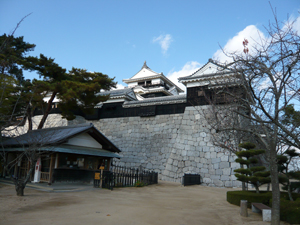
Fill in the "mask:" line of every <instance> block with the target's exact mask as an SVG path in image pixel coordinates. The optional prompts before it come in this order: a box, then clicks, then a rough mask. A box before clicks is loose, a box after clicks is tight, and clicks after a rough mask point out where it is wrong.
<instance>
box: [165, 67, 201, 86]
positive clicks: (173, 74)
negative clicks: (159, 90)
mask: <svg viewBox="0 0 300 225" xmlns="http://www.w3.org/2000/svg"><path fill="white" fill-rule="evenodd" d="M200 66H201V64H200V63H198V62H196V61H192V62H187V63H186V64H185V65H184V66H183V67H182V69H181V70H179V71H173V70H172V71H170V72H169V73H168V75H167V77H168V78H169V79H170V80H171V81H172V82H173V83H174V84H176V85H177V86H179V87H180V88H181V89H182V90H184V91H186V87H185V86H184V85H183V84H182V83H179V82H178V78H179V77H186V76H189V75H191V74H192V73H194V72H195V71H196V70H197V69H199V68H200Z"/></svg>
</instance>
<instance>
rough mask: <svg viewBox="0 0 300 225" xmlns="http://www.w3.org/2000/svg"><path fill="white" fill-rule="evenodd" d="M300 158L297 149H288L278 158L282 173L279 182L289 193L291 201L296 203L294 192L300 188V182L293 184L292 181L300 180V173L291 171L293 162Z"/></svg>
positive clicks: (279, 168)
mask: <svg viewBox="0 0 300 225" xmlns="http://www.w3.org/2000/svg"><path fill="white" fill-rule="evenodd" d="M296 157H299V153H297V152H296V150H295V149H288V150H286V151H285V152H284V153H283V154H282V155H278V156H277V162H278V170H279V172H280V174H281V175H280V176H279V182H280V183H281V184H282V185H283V187H282V189H283V190H285V191H287V192H288V195H289V199H290V200H291V201H294V199H293V196H292V192H293V191H294V190H296V189H297V188H300V182H293V183H292V182H291V179H295V180H300V172H299V171H296V170H290V168H289V166H290V163H291V162H292V160H293V159H294V158H296Z"/></svg>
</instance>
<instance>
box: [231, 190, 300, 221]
mask: <svg viewBox="0 0 300 225" xmlns="http://www.w3.org/2000/svg"><path fill="white" fill-rule="evenodd" d="M292 195H293V199H296V201H290V200H289V195H288V193H287V192H280V220H282V221H286V222H288V223H291V224H299V223H300V213H299V212H300V194H298V193H292ZM241 200H247V201H248V202H247V206H248V208H251V203H252V202H259V203H263V204H265V205H268V206H270V207H272V192H267V191H261V192H260V193H259V194H257V193H255V191H227V201H228V202H229V203H231V204H234V205H237V206H240V202H241Z"/></svg>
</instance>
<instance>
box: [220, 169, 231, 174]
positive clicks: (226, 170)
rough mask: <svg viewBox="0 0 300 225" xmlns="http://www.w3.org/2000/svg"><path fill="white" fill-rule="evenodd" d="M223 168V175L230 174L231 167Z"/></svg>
mask: <svg viewBox="0 0 300 225" xmlns="http://www.w3.org/2000/svg"><path fill="white" fill-rule="evenodd" d="M222 170H223V175H228V176H229V175H231V168H224V169H222Z"/></svg>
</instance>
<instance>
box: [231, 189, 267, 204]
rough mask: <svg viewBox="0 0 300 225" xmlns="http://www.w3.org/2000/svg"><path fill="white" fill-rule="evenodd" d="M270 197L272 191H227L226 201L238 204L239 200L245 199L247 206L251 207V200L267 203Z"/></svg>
mask: <svg viewBox="0 0 300 225" xmlns="http://www.w3.org/2000/svg"><path fill="white" fill-rule="evenodd" d="M271 198H272V192H268V191H260V193H259V194H257V193H255V191H227V201H228V202H229V203H231V204H234V205H237V206H240V202H241V200H247V201H248V203H247V206H248V208H251V203H252V202H260V203H263V204H265V205H269V203H270V200H271Z"/></svg>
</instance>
